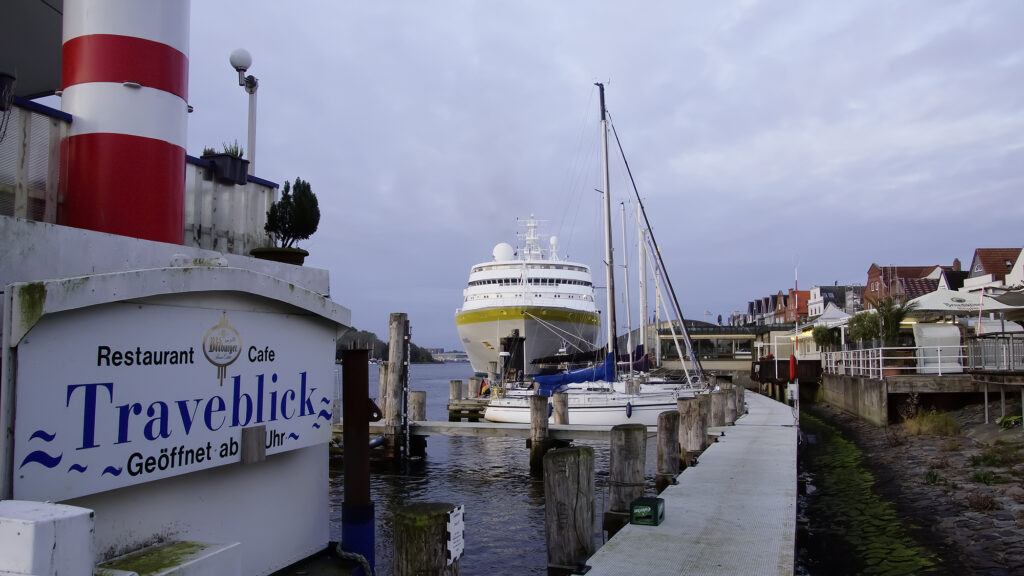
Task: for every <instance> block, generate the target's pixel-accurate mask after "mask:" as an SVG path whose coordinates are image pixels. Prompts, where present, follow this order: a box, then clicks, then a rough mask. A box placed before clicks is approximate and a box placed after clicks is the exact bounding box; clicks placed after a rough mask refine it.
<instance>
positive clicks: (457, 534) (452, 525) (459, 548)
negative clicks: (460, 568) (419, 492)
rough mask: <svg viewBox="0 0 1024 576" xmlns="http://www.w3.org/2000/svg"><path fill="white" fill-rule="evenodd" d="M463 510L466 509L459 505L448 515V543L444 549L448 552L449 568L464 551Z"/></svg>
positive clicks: (464, 527) (464, 525) (464, 524)
mask: <svg viewBox="0 0 1024 576" xmlns="http://www.w3.org/2000/svg"><path fill="white" fill-rule="evenodd" d="M465 509H466V507H465V506H463V505H462V504H460V505H458V506H456V507H455V508H454V509H452V511H451V512H449V513H448V543H447V545H446V549H447V551H448V565H449V566H451V565H452V563H454V562H455V560H456V559H458V558H461V557H462V553H463V552H464V551H465V550H466V541H465V539H464V538H463V533H464V532H465V531H466V522H465V520H464V516H463V513H464V511H465Z"/></svg>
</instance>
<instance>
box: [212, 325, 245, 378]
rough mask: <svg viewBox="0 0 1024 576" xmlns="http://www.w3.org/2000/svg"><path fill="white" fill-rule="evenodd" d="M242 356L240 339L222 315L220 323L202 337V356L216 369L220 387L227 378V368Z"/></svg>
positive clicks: (236, 331)
mask: <svg viewBox="0 0 1024 576" xmlns="http://www.w3.org/2000/svg"><path fill="white" fill-rule="evenodd" d="M241 354H242V337H241V336H239V335H238V330H235V329H234V328H233V327H232V326H231V325H230V324H228V315H227V314H222V315H221V317H220V322H217V324H216V325H215V326H214V327H213V328H210V329H209V330H207V331H206V336H203V355H204V356H206V359H207V360H209V361H210V364H213V365H214V366H216V367H217V378H219V379H220V384H221V386H223V385H224V377H225V376H227V367H228V365H230V364H231V363H232V362H234V361H235V360H238V357H239V356H240V355H241Z"/></svg>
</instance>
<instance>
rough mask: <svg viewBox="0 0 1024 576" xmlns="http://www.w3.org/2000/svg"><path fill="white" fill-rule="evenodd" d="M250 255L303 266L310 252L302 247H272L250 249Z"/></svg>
mask: <svg viewBox="0 0 1024 576" xmlns="http://www.w3.org/2000/svg"><path fill="white" fill-rule="evenodd" d="M249 255H250V256H252V257H253V258H259V259H261V260H273V261H274V262H283V263H285V264H295V265H296V266H302V263H303V262H305V261H306V256H309V252H306V251H305V250H303V249H302V248H277V247H270V248H253V249H252V250H250V251H249Z"/></svg>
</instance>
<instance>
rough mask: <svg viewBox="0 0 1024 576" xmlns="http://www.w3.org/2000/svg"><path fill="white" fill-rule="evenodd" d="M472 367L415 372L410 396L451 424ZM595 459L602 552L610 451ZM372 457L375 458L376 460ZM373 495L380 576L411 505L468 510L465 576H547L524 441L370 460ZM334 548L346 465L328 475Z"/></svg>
mask: <svg viewBox="0 0 1024 576" xmlns="http://www.w3.org/2000/svg"><path fill="white" fill-rule="evenodd" d="M472 375H473V374H472V369H471V368H470V366H469V364H466V363H460V364H413V365H412V366H411V367H410V370H409V387H410V389H411V390H424V391H426V393H427V419H428V420H447V419H448V411H447V410H446V408H445V405H446V404H447V402H448V383H449V380H454V379H461V380H468V379H469V378H470V377H471V376H472ZM377 378H378V375H377V368H376V367H374V366H371V367H370V375H369V390H370V397H372V398H376V396H377V391H378V381H377ZM588 445H591V446H593V447H594V459H595V489H596V493H595V500H596V502H595V508H596V510H595V515H594V518H595V527H594V528H595V529H594V533H593V537H594V542H595V544H596V546H600V544H601V543H602V539H603V537H604V536H603V533H602V532H601V529H600V519H601V515H602V514H603V512H604V509H605V503H606V502H607V501H608V493H607V487H608V482H607V480H608V443H607V442H588ZM371 454H372V453H371ZM656 456H657V439H656V438H653V437H652V438H648V441H647V471H646V476H647V485H648V488H647V491H646V494H648V495H653V494H654V476H655V473H656V469H655V467H656V465H657V459H656ZM371 459H372V461H371V463H370V490H371V496H372V498H373V501H374V503H375V505H376V515H377V522H376V541H377V542H376V556H377V558H376V564H377V570H376V574H378V575H380V576H387V575H389V574H391V572H392V548H393V538H392V529H391V518H392V514H393V511H394V510H395V509H396V508H398V507H400V506H402V505H404V504H407V503H410V502H448V503H451V504H456V505H458V504H462V505H464V506H465V507H466V518H465V520H466V530H465V539H466V550H465V554H464V556H463V557H462V560H461V562H460V566H459V568H460V573H461V574H463V575H466V576H472V575H474V574H481V575H488V576H489V575H492V574H546V573H547V551H546V546H545V537H544V482H543V480H542V479H534V478H531V477H530V473H529V472H530V454H529V451H528V450H527V448H526V441H525V440H522V439H505V438H463V437H446V436H431V437H429V438H428V439H427V455H426V458H424V459H423V460H421V461H414V462H410V463H408V464H405V465H401V464H399V465H394V464H391V463H388V462H384V461H380V460H379V459H377V458H376V457H375V456H371ZM330 474H331V477H330V500H331V513H330V514H331V540H334V541H340V540H341V503H342V501H343V500H344V493H343V488H344V477H343V471H342V463H341V461H340V460H338V461H335V462H332V464H331V469H330Z"/></svg>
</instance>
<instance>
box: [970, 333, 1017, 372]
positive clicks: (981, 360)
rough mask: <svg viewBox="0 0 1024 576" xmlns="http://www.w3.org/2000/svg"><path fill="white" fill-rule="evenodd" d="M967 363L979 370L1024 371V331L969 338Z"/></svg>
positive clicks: (971, 368) (973, 369)
mask: <svg viewBox="0 0 1024 576" xmlns="http://www.w3.org/2000/svg"><path fill="white" fill-rule="evenodd" d="M966 365H967V367H968V369H969V370H972V371H979V372H1022V371H1024V333H1021V332H999V333H994V334H982V335H981V336H975V337H973V338H970V339H968V341H967V364H966Z"/></svg>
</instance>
